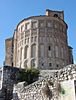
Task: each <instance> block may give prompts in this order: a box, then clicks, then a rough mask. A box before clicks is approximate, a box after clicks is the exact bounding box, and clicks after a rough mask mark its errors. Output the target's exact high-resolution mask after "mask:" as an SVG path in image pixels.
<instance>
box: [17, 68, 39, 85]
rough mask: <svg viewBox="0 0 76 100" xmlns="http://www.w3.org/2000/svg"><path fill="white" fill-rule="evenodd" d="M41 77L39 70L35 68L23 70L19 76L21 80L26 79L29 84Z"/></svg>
mask: <svg viewBox="0 0 76 100" xmlns="http://www.w3.org/2000/svg"><path fill="white" fill-rule="evenodd" d="M38 77H39V70H38V69H35V68H31V69H24V70H21V71H20V73H19V75H18V78H19V81H20V82H22V81H26V82H27V84H31V83H33V82H35V81H36V80H37V79H38Z"/></svg>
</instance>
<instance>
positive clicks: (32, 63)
mask: <svg viewBox="0 0 76 100" xmlns="http://www.w3.org/2000/svg"><path fill="white" fill-rule="evenodd" d="M31 67H35V59H32V60H31Z"/></svg>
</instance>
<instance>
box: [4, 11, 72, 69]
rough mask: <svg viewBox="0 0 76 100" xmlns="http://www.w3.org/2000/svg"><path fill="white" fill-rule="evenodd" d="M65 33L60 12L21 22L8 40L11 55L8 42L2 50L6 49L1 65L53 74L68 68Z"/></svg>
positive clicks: (69, 49)
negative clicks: (65, 67) (51, 71)
mask: <svg viewBox="0 0 76 100" xmlns="http://www.w3.org/2000/svg"><path fill="white" fill-rule="evenodd" d="M67 29H68V26H67V24H66V23H65V21H64V12H63V11H51V10H46V15H42V16H32V17H29V18H26V19H24V20H22V21H21V22H20V23H19V24H18V25H17V27H16V29H15V32H14V35H13V38H12V41H13V42H12V43H13V47H12V51H13V52H12V55H11V51H10V50H11V44H10V45H9V43H11V40H10V41H9V39H7V41H6V47H7V48H8V47H9V48H8V50H7V49H6V59H5V65H11V64H13V66H16V67H18V68H29V67H34V68H38V69H42V70H47V69H48V70H56V69H60V68H62V67H63V66H66V65H69V64H72V63H73V56H72V48H71V47H69V46H68V41H67ZM8 52H9V53H8ZM12 56H13V58H12ZM11 58H12V60H11Z"/></svg>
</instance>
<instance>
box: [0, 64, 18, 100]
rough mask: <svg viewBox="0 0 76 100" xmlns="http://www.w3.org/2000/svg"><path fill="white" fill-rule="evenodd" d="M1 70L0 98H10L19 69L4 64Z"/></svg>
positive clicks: (5, 99) (9, 99)
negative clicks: (0, 87) (0, 85)
mask: <svg viewBox="0 0 76 100" xmlns="http://www.w3.org/2000/svg"><path fill="white" fill-rule="evenodd" d="M2 72H3V74H2V76H3V78H2V89H1V92H0V96H1V97H2V98H3V99H1V98H0V100H11V98H12V91H13V85H14V84H16V82H17V73H18V72H19V69H18V68H15V67H11V66H4V67H3V68H2Z"/></svg>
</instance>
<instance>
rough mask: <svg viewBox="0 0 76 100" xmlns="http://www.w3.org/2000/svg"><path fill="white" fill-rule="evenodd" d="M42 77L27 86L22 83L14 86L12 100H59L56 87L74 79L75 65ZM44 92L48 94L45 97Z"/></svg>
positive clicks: (75, 75)
mask: <svg viewBox="0 0 76 100" xmlns="http://www.w3.org/2000/svg"><path fill="white" fill-rule="evenodd" d="M50 72H51V71H50ZM43 76H44V75H43ZM43 76H42V78H41V79H40V80H38V81H37V82H34V83H33V84H31V85H29V86H25V85H24V82H23V83H18V84H15V85H14V90H13V99H12V100H61V99H60V96H59V92H58V91H59V90H58V86H59V84H60V83H61V82H63V81H68V80H74V79H76V65H69V66H66V67H64V68H63V69H60V70H59V71H55V72H54V73H52V74H50V73H49V75H48V74H47V75H46V76H45V77H43ZM46 91H47V92H48V94H49V93H50V94H49V95H47V92H46ZM45 93H46V94H45Z"/></svg>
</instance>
